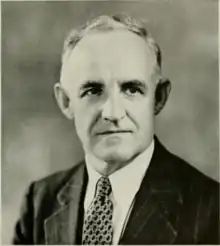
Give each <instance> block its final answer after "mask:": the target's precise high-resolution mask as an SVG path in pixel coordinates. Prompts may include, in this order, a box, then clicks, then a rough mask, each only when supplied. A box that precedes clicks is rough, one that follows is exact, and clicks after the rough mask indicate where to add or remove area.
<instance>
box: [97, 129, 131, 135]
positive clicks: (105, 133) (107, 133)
mask: <svg viewBox="0 0 220 246" xmlns="http://www.w3.org/2000/svg"><path fill="white" fill-rule="evenodd" d="M120 133H131V131H128V130H118V131H104V132H99V133H97V135H113V134H120Z"/></svg>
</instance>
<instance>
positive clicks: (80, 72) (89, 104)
mask: <svg viewBox="0 0 220 246" xmlns="http://www.w3.org/2000/svg"><path fill="white" fill-rule="evenodd" d="M154 66H155V57H154V54H153V53H152V51H151V50H150V49H149V48H148V47H147V45H146V43H145V41H144V40H143V39H142V38H141V37H139V36H137V35H135V34H133V33H132V32H129V31H122V30H120V31H111V32H96V33H93V34H89V35H87V36H85V37H84V38H83V39H82V40H81V41H80V42H79V43H78V44H77V46H76V47H75V48H74V49H73V51H72V53H71V55H70V57H69V58H68V60H66V61H65V64H64V67H63V72H62V75H61V84H62V86H63V87H64V89H65V90H66V92H67V95H68V97H69V100H70V107H71V110H73V113H74V118H75V125H76V130H77V133H78V136H79V138H80V140H81V142H82V145H83V148H84V150H85V151H86V152H89V153H92V154H94V155H95V156H96V157H98V158H100V159H102V160H104V161H106V162H108V163H113V164H115V163H117V165H118V167H117V168H120V166H123V165H125V163H129V161H130V160H132V159H133V158H134V157H135V156H136V155H138V154H139V153H141V152H143V151H144V150H145V149H146V148H147V147H148V146H149V145H150V143H151V141H152V138H153V134H154V93H155V82H153V81H152V74H153V71H154ZM115 165H116V164H115Z"/></svg>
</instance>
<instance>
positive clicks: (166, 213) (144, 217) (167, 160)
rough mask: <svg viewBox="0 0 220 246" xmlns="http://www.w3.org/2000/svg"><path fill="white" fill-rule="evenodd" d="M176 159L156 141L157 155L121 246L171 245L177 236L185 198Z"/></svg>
mask: <svg viewBox="0 0 220 246" xmlns="http://www.w3.org/2000/svg"><path fill="white" fill-rule="evenodd" d="M173 162H174V157H173V156H172V154H170V153H169V152H168V151H167V150H166V149H165V148H164V147H163V146H162V145H161V144H160V142H159V141H158V139H157V138H156V137H155V151H154V154H153V156H152V159H151V162H150V165H149V168H148V170H147V172H146V175H145V177H144V179H143V181H142V184H141V187H140V189H139V191H138V193H137V195H136V201H135V204H134V207H133V209H132V212H131V215H130V217H129V220H128V223H127V226H126V228H125V231H124V234H123V236H122V238H121V240H120V242H119V243H120V244H171V243H173V242H174V240H175V238H176V237H177V234H178V229H177V223H178V217H179V214H180V210H181V208H182V203H183V201H182V195H181V192H180V190H179V187H178V183H177V180H178V179H177V177H176V173H175V171H174V170H173V169H174V168H173V167H174V165H175V164H174V163H173Z"/></svg>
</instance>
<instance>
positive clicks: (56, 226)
mask: <svg viewBox="0 0 220 246" xmlns="http://www.w3.org/2000/svg"><path fill="white" fill-rule="evenodd" d="M84 164H85V163H81V164H80V165H78V166H77V167H76V168H75V172H74V175H72V178H71V179H70V180H69V182H68V183H66V184H65V185H64V186H63V188H62V189H61V190H60V192H59V193H58V195H57V200H58V204H57V206H56V207H55V209H54V212H53V214H52V215H51V216H50V217H49V218H47V219H46V220H45V222H44V228H45V240H46V244H76V242H77V240H78V239H77V238H78V236H79V235H80V233H79V230H80V224H79V222H80V223H81V222H82V221H83V210H82V208H83V196H84V192H85V187H86V183H87V175H86V172H85V165H84ZM80 217H82V218H80Z"/></svg>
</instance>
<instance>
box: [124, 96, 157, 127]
mask: <svg viewBox="0 0 220 246" xmlns="http://www.w3.org/2000/svg"><path fill="white" fill-rule="evenodd" d="M126 108H127V112H128V114H129V116H130V118H131V119H132V120H133V121H134V122H135V124H136V125H137V127H138V128H143V127H144V128H147V126H149V125H151V124H152V122H153V120H154V100H153V98H143V99H142V100H138V101H135V102H129V103H127V105H126Z"/></svg>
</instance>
